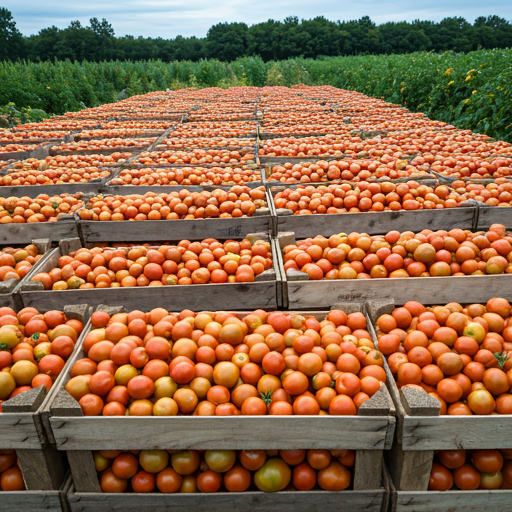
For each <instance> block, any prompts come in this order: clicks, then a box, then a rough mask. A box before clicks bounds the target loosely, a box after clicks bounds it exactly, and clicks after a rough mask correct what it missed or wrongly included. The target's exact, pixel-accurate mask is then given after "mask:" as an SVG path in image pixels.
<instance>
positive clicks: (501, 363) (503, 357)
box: [494, 352, 507, 370]
mask: <svg viewBox="0 0 512 512" xmlns="http://www.w3.org/2000/svg"><path fill="white" fill-rule="evenodd" d="M494 357H495V358H496V359H497V360H498V365H499V367H500V368H501V369H502V370H503V366H504V365H505V361H506V360H507V354H505V353H503V354H500V353H498V352H494Z"/></svg>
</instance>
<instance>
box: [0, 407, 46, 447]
mask: <svg viewBox="0 0 512 512" xmlns="http://www.w3.org/2000/svg"><path fill="white" fill-rule="evenodd" d="M0 431H1V432H2V439H1V441H0V448H1V449H3V450H10V449H27V450H28V449H40V448H41V439H40V432H39V430H38V428H37V426H36V423H35V421H34V414H33V413H26V412H24V413H9V414H8V413H3V414H0Z"/></svg>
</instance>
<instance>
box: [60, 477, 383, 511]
mask: <svg viewBox="0 0 512 512" xmlns="http://www.w3.org/2000/svg"><path fill="white" fill-rule="evenodd" d="M390 488H391V485H390V482H389V479H388V478H387V475H383V484H382V487H379V488H377V489H370V490H345V491H340V492H327V491H320V490H313V491H283V492H277V493H265V492H260V491H247V492H239V493H233V492H217V493H209V494H206V493H193V494H181V493H174V494H162V493H147V494H142V493H141V494H137V493H119V494H116V493H112V494H110V493H108V494H106V493H102V492H76V491H74V489H71V490H70V492H68V493H67V496H66V499H67V502H68V503H69V507H70V510H71V511H72V512H114V511H117V510H120V509H121V508H122V510H123V511H124V512H146V511H152V512H167V511H168V510H172V511H173V512H190V511H193V512H224V511H226V510H233V511H239V512H243V511H247V510H251V511H254V512H268V511H270V510H279V511H280V512H311V511H315V510H318V507H321V509H322V511H323V512H358V511H363V510H364V511H365V512H387V511H388V505H389V499H390Z"/></svg>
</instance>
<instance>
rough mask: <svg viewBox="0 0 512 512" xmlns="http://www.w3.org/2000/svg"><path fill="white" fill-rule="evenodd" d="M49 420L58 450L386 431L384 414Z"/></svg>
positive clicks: (313, 443) (339, 443) (231, 445)
mask: <svg viewBox="0 0 512 512" xmlns="http://www.w3.org/2000/svg"><path fill="white" fill-rule="evenodd" d="M50 423H51V426H52V430H53V434H54V436H55V441H56V443H57V447H58V448H59V449H60V450H130V449H134V447H136V448H137V449H141V450H149V449H192V448H194V449H233V450H238V449H246V450H259V449H268V450H271V449H290V450H291V449H302V448H311V449H312V448H318V449H352V450H359V449H369V450H382V449H384V446H385V444H386V438H387V435H388V418H387V417H386V416H375V417H367V416H356V417H353V416H351V417H349V416H291V417H288V416H257V417H256V416H253V417H250V416H229V417H221V416H205V417H200V418H198V417H195V416H172V417H154V416H150V417H136V416H133V417H113V416H112V417H101V416H99V417H94V416H86V417H83V418H73V417H68V418H66V417H63V416H60V417H52V418H51V419H50ZM311 432H315V435H314V436H312V435H311ZM340 432H343V433H344V435H343V436H341V435H340Z"/></svg>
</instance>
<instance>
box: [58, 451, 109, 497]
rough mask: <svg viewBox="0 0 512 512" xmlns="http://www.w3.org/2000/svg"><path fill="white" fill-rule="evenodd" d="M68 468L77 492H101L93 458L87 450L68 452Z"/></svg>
mask: <svg viewBox="0 0 512 512" xmlns="http://www.w3.org/2000/svg"><path fill="white" fill-rule="evenodd" d="M66 455H67V457H68V462H69V467H70V468H71V474H72V475H73V482H74V484H75V488H76V490H77V491H78V492H101V487H100V482H99V479H98V472H97V471H96V467H95V465H94V457H93V454H92V452H91V451H88V450H68V451H67V452H66Z"/></svg>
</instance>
